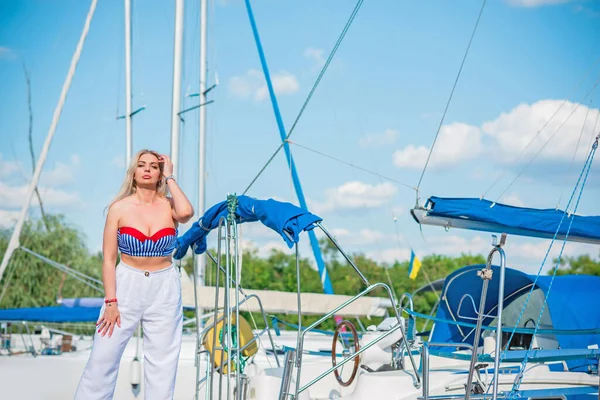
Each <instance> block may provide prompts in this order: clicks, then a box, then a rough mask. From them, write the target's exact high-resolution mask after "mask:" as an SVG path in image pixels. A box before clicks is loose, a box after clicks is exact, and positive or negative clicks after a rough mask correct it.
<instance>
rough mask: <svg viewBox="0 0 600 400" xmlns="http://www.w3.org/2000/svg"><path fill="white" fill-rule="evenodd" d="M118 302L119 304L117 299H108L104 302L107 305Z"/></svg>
mask: <svg viewBox="0 0 600 400" xmlns="http://www.w3.org/2000/svg"><path fill="white" fill-rule="evenodd" d="M116 302H117V299H106V300H104V303H105V304H108V303H116Z"/></svg>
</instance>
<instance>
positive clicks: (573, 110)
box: [482, 100, 600, 162]
mask: <svg viewBox="0 0 600 400" xmlns="http://www.w3.org/2000/svg"><path fill="white" fill-rule="evenodd" d="M562 103H563V101H562V100H540V101H538V102H536V103H533V104H531V105H529V104H520V105H518V106H517V107H515V108H513V109H512V110H511V111H509V112H508V113H502V114H501V115H500V116H499V117H498V118H496V119H495V120H493V121H490V122H486V123H484V124H483V126H482V130H483V132H484V133H485V135H486V136H487V137H489V138H490V139H492V145H491V146H489V147H491V148H493V149H494V151H493V152H491V154H496V156H497V158H498V157H499V161H501V162H502V161H506V162H512V160H513V159H514V157H516V156H517V155H519V154H520V153H521V152H522V151H523V150H524V149H525V147H526V146H527V144H528V143H529V142H530V141H531V140H532V139H533V138H534V137H535V136H536V135H537V133H538V132H539V131H540V129H541V128H542V127H543V126H544V125H545V124H546V122H547V121H548V120H550V118H551V117H552V115H553V114H554V113H556V111H557V110H558V109H559V107H560V106H561V104H562ZM599 112H600V111H599V110H598V109H589V110H588V107H586V106H584V105H580V104H579V105H578V104H577V103H571V102H566V103H565V104H564V106H563V107H562V108H560V111H558V113H556V115H555V116H554V118H552V120H550V122H549V123H548V125H547V126H546V127H545V128H544V129H543V130H542V131H541V133H540V134H539V135H538V136H537V137H536V138H535V139H533V142H532V143H531V144H530V145H529V146H528V147H527V149H526V150H525V151H524V152H523V154H522V156H521V160H523V161H525V160H530V159H531V157H533V156H534V155H535V154H536V153H538V151H539V150H540V149H541V148H542V146H544V144H545V143H546V142H547V141H548V140H549V139H550V138H551V137H552V136H553V135H554V134H555V132H557V130H559V128H560V130H559V131H558V133H557V134H556V135H555V136H554V138H553V139H552V141H550V142H549V143H548V144H547V145H546V147H545V148H544V149H543V151H542V152H541V153H540V155H539V157H538V158H539V159H540V160H544V159H546V160H548V159H550V160H568V161H570V160H571V159H572V157H573V153H574V151H575V146H576V144H577V141H578V140H579V136H580V134H581V129H582V127H583V126H584V125H583V124H584V120H586V115H587V120H586V121H587V123H586V124H585V129H584V130H583V134H582V136H581V142H580V144H579V150H578V152H577V160H580V161H581V160H583V159H585V158H586V156H587V153H588V152H589V149H588V148H586V147H587V145H588V143H589V141H590V138H591V137H592V134H593V132H592V129H593V127H594V121H595V120H596V118H598V113H599ZM571 114H572V115H571ZM563 124H564V125H563ZM561 125H562V127H561ZM498 153H500V154H498Z"/></svg>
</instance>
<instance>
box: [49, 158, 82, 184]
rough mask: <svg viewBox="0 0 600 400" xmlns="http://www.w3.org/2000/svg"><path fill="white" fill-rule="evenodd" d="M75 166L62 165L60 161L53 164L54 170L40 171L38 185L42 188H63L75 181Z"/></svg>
mask: <svg viewBox="0 0 600 400" xmlns="http://www.w3.org/2000/svg"><path fill="white" fill-rule="evenodd" d="M74 167H75V164H70V165H69V164H64V163H62V162H60V161H58V162H56V164H54V168H52V169H50V170H48V171H42V175H41V176H40V183H41V184H42V185H44V186H51V187H56V186H64V185H67V184H69V183H72V182H73V181H74V180H75V175H74Z"/></svg>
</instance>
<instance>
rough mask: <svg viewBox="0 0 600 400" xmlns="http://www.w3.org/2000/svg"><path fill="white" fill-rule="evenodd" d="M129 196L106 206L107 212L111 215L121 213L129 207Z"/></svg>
mask: <svg viewBox="0 0 600 400" xmlns="http://www.w3.org/2000/svg"><path fill="white" fill-rule="evenodd" d="M131 204H132V203H131V196H128V197H125V198H123V199H121V200H117V201H115V202H114V203H113V204H111V205H110V207H109V208H108V213H109V214H113V215H117V216H119V215H121V214H122V213H123V212H124V211H126V210H127V209H129V208H130V207H131Z"/></svg>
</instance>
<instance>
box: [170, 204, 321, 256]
mask: <svg viewBox="0 0 600 400" xmlns="http://www.w3.org/2000/svg"><path fill="white" fill-rule="evenodd" d="M228 213H229V211H228V209H227V201H223V202H221V203H218V204H215V205H214V206H212V207H211V208H209V209H208V210H207V211H206V212H205V213H204V215H203V216H202V217H201V218H200V219H199V220H198V221H196V222H194V224H193V225H192V227H191V228H190V229H188V231H187V232H186V233H185V234H183V235H182V236H180V237H179V238H178V239H177V249H176V251H175V254H174V255H173V257H174V258H175V259H177V260H180V259H182V258H183V257H184V256H185V254H186V253H187V250H188V248H189V247H190V246H191V245H192V244H195V247H194V252H195V253H196V254H202V253H204V252H205V251H206V236H208V234H209V233H210V231H211V230H213V229H215V228H217V227H218V226H219V221H220V219H221V218H227V215H228ZM235 215H236V221H237V223H238V224H239V223H243V222H255V221H260V222H262V223H263V224H264V225H265V226H267V227H269V228H271V229H273V230H274V231H275V232H277V233H279V234H280V235H281V236H282V237H283V240H285V242H286V243H287V245H288V247H290V248H292V246H293V245H294V243H298V240H299V235H300V232H302V231H309V230H311V229H313V228H314V227H315V225H314V224H315V223H317V222H320V221H322V219H321V218H320V217H318V216H316V215H314V214H312V213H310V212H308V211H306V210H304V209H302V208H300V207H297V206H295V205H293V204H291V203H284V202H280V201H276V200H273V199H268V200H257V199H254V198H252V197H248V196H238V206H237V209H236V211H235ZM288 235H289V236H290V237H288ZM290 238H291V240H290Z"/></svg>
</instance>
